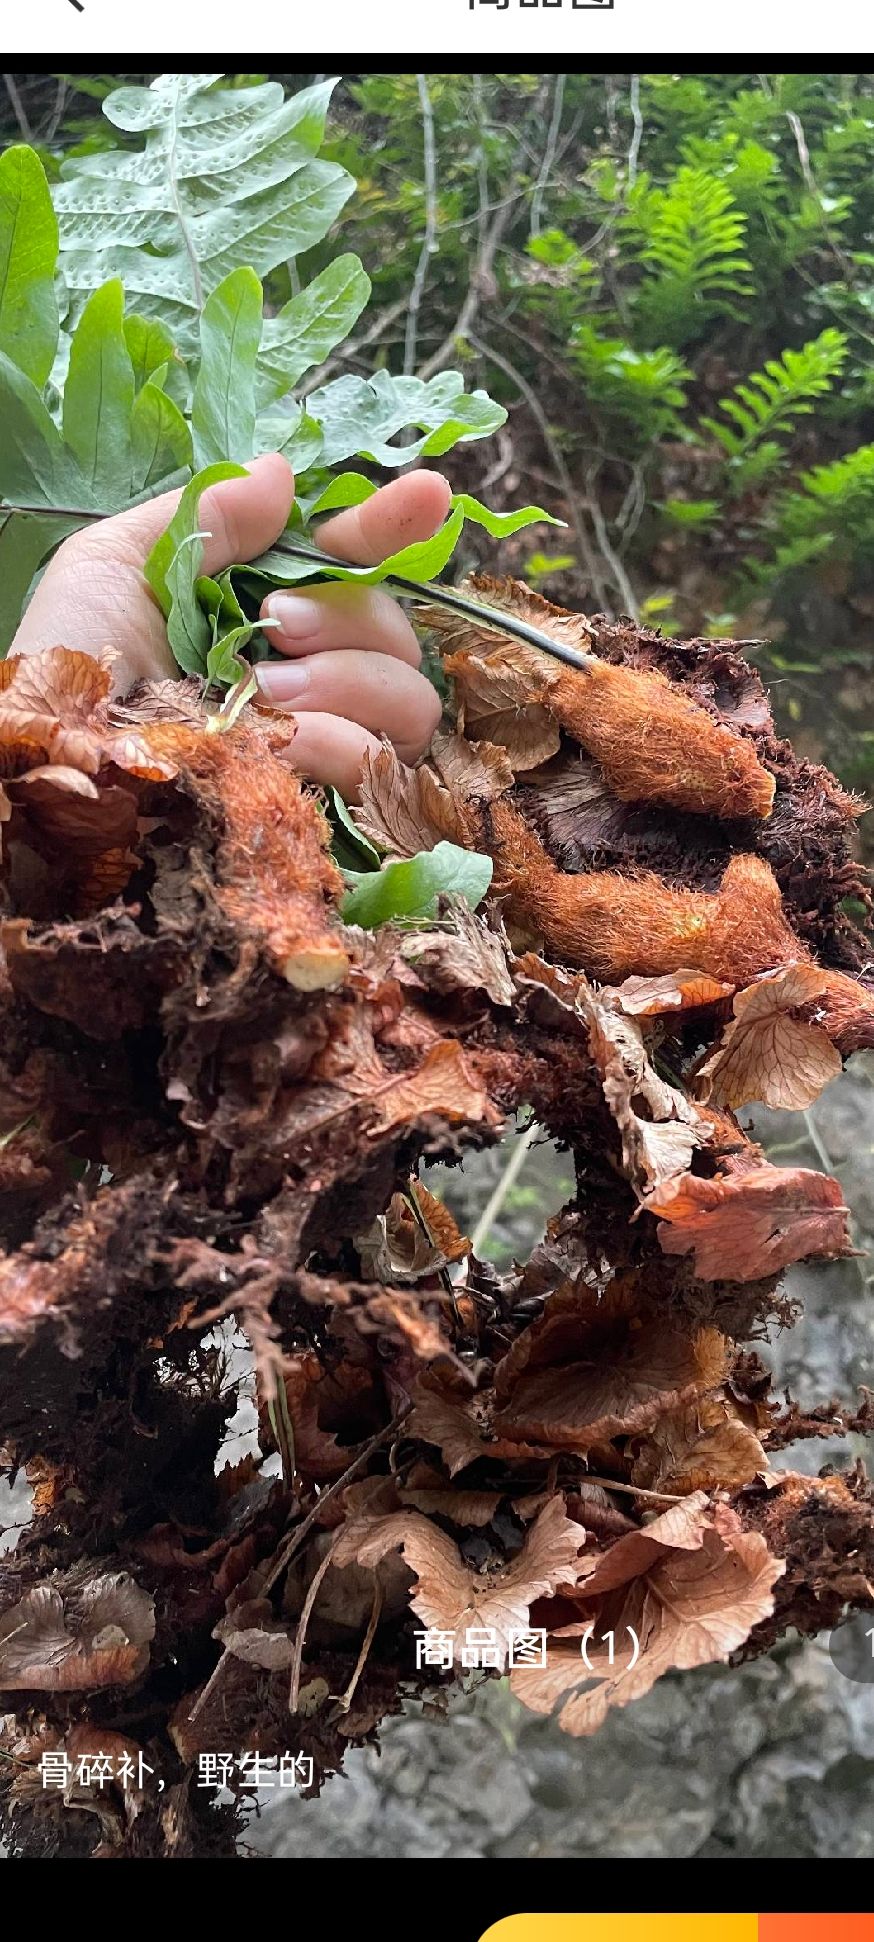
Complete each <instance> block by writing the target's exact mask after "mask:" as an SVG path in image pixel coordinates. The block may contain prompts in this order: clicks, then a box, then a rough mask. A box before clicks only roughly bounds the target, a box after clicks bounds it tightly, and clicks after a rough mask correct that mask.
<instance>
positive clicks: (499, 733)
mask: <svg viewBox="0 0 874 1942" xmlns="http://www.w3.org/2000/svg"><path fill="white" fill-rule="evenodd" d="M517 648H519V649H520V653H519V654H518V655H517V654H516V652H515V650H516V649H517ZM526 655H528V656H529V657H530V659H529V660H528V661H526V660H525V656H526ZM541 664H543V665H541ZM443 665H444V667H445V670H446V673H447V674H449V675H451V676H452V679H453V681H454V682H455V694H456V702H457V708H458V726H459V729H461V730H463V731H464V733H465V735H469V736H470V738H471V740H472V741H476V742H480V741H486V742H497V743H499V744H500V745H501V747H502V748H504V749H505V750H506V752H507V755H508V757H509V760H510V762H511V764H512V766H513V768H514V770H521V771H524V770H526V769H536V768H539V766H540V763H541V762H548V761H549V758H550V756H551V755H555V754H556V751H557V750H558V748H559V747H560V745H561V732H560V730H559V727H558V723H557V722H556V721H555V719H554V717H553V716H552V715H551V714H550V712H549V709H548V708H546V707H545V706H544V705H543V700H542V697H543V696H544V695H545V694H546V693H547V690H548V687H549V671H548V664H547V663H546V656H545V655H544V654H539V653H538V651H537V649H536V648H527V649H526V648H525V647H523V646H522V643H521V642H518V641H514V642H513V647H512V651H511V650H510V649H509V648H507V649H504V648H500V649H498V651H497V652H492V653H491V654H489V655H487V656H486V657H485V658H484V659H482V660H479V659H477V658H476V656H475V655H473V654H466V653H462V654H452V655H450V656H449V657H448V659H447V660H446V661H444V664H443Z"/></svg>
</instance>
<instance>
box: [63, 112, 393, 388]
mask: <svg viewBox="0 0 874 1942" xmlns="http://www.w3.org/2000/svg"><path fill="white" fill-rule="evenodd" d="M220 80H221V76H219V75H214V74H173V75H163V76H161V77H160V78H159V79H158V80H157V81H155V82H153V84H152V86H151V87H149V88H137V87H129V88H128V87H126V88H118V89H116V91H115V92H114V93H113V94H110V95H109V96H108V98H107V100H106V101H105V102H104V112H105V113H106V114H107V116H108V117H109V120H110V121H112V122H113V123H114V124H115V126H116V127H118V128H120V129H122V130H123V131H124V132H125V133H126V134H128V135H141V136H143V138H144V140H143V145H142V147H140V148H133V147H131V148H125V149H122V148H119V149H117V150H114V151H112V152H111V153H104V154H99V155H89V156H78V157H75V158H73V159H71V160H69V161H67V162H66V163H65V164H64V167H63V179H62V181H61V183H60V184H59V185H58V187H57V189H56V190H55V195H54V203H55V209H56V211H57V216H58V222H59V227H60V248H61V266H62V269H63V273H64V278H65V281H66V284H67V288H68V290H69V292H70V297H71V302H72V307H73V310H74V312H75V313H78V312H79V310H81V307H82V304H83V302H84V301H85V300H86V299H87V297H88V296H89V295H90V294H91V292H92V291H93V290H94V289H96V288H97V287H98V285H99V284H101V283H103V282H104V281H105V280H106V279H107V278H109V277H116V276H118V277H120V278H121V279H122V282H123V283H124V287H125V290H126V292H127V295H128V297H135V298H136V299H137V309H138V310H139V311H141V312H142V313H143V315H144V316H146V317H154V316H159V317H160V318H161V320H162V322H163V323H164V324H165V325H167V326H169V328H170V329H171V330H172V331H173V333H174V336H175V338H176V341H177V343H178V346H179V348H180V350H181V351H182V353H183V355H185V354H187V353H189V352H191V351H196V349H197V340H198V318H199V314H200V312H201V311H202V309H203V306H204V303H205V302H206V300H207V298H208V297H209V296H211V294H212V292H213V291H214V290H215V289H216V288H217V287H218V285H219V284H220V283H221V282H222V281H223V279H224V278H225V277H226V276H227V275H229V274H230V272H231V271H232V270H234V269H236V268H237V267H238V266H239V265H240V263H243V262H244V263H245V264H246V265H248V266H250V267H251V268H252V269H253V270H254V271H255V272H256V274H257V275H258V276H260V277H262V278H263V277H264V276H266V275H268V274H269V272H270V271H271V270H273V269H275V268H276V266H277V264H279V263H283V262H285V261H286V260H288V259H289V258H291V257H294V256H297V255H299V254H300V252H301V251H303V250H307V249H311V248H312V246H313V244H315V243H318V242H320V241H321V239H322V237H323V236H325V234H326V233H327V231H328V229H329V228H330V226H331V224H332V222H333V221H334V219H335V217H336V216H337V215H338V214H339V212H340V210H341V209H342V207H343V205H344V203H345V202H346V201H347V200H348V197H349V196H350V195H351V194H352V191H353V189H354V186H355V185H354V182H353V179H352V177H351V176H350V175H349V174H347V172H346V170H345V169H342V168H340V167H339V165H338V164H337V163H335V162H325V161H320V160H318V159H316V158H317V152H318V149H319V146H320V143H321V141H322V137H323V133H324V126H325V117H326V114H327V109H328V103H329V101H330V97H331V91H332V88H333V86H334V83H333V82H332V81H325V82H320V83H319V84H318V85H317V86H315V87H311V88H305V89H303V90H301V92H300V93H298V94H293V95H290V96H289V97H288V99H287V100H286V99H284V94H283V89H282V88H281V87H280V86H279V85H278V84H277V83H275V82H264V83H262V84H261V85H260V86H256V87H249V88H222V87H218V86H217V85H216V83H217V82H218V81H220Z"/></svg>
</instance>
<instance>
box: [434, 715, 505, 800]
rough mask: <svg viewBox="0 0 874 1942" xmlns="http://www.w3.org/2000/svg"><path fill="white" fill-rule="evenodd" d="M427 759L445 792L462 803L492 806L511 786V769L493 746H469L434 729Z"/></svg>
mask: <svg viewBox="0 0 874 1942" xmlns="http://www.w3.org/2000/svg"><path fill="white" fill-rule="evenodd" d="M428 759H429V761H430V762H431V763H432V765H433V767H434V768H435V769H436V770H437V774H438V775H439V777H440V780H441V782H443V783H445V785H446V787H447V789H449V790H450V791H455V790H457V791H458V794H459V795H460V796H461V797H462V798H463V800H464V801H466V802H494V801H495V798H496V797H497V796H502V795H503V794H504V792H505V790H507V789H510V788H511V787H512V784H513V765H512V763H511V761H510V758H509V756H508V754H507V751H506V749H505V748H500V747H499V746H498V744H497V743H496V742H469V741H467V739H466V737H465V736H464V735H444V734H443V733H441V731H440V730H439V729H438V731H437V734H436V735H435V736H434V737H433V740H432V742H431V747H430V749H429V751H428Z"/></svg>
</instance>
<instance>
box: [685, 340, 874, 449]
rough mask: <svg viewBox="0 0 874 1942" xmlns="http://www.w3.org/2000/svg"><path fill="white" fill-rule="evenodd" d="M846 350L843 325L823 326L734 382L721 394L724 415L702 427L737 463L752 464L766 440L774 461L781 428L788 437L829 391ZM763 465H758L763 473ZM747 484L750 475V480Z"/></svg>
mask: <svg viewBox="0 0 874 1942" xmlns="http://www.w3.org/2000/svg"><path fill="white" fill-rule="evenodd" d="M846 354H847V340H846V337H845V336H844V334H843V332H842V331H840V330H833V329H829V330H824V331H822V332H821V333H820V335H819V337H814V338H812V339H811V341H810V343H809V344H804V345H802V347H801V349H800V350H798V351H794V350H787V351H784V352H783V355H782V357H780V358H769V359H768V362H767V364H766V365H765V368H764V370H762V371H754V372H753V374H752V375H751V376H750V377H749V378H747V379H746V380H745V381H744V382H743V383H741V384H737V385H735V388H734V391H733V393H732V395H731V397H729V398H721V399H720V401H719V409H720V411H721V412H722V413H723V414H724V418H727V419H730V420H731V423H730V424H726V423H725V422H723V421H721V420H719V419H717V418H703V419H702V421H701V424H702V428H703V430H705V431H708V432H709V433H710V435H711V437H713V438H715V439H716V440H717V442H718V443H719V444H720V445H721V446H722V449H723V451H724V452H726V453H727V454H728V457H729V458H730V459H732V460H733V461H735V462H736V463H737V464H743V465H744V466H745V467H746V465H747V464H748V462H749V460H750V458H751V456H752V454H753V452H755V451H758V452H759V454H760V455H761V450H762V448H763V446H764V445H765V443H766V442H767V443H768V445H769V447H770V448H771V450H772V452H773V456H774V459H775V461H777V460H779V458H780V456H781V453H782V447H781V446H780V445H779V444H777V443H776V442H774V441H775V434H776V433H783V435H784V436H785V435H786V434H787V433H788V432H790V431H791V429H792V426H793V425H794V423H795V421H796V419H798V418H801V417H804V416H805V415H806V414H808V413H809V412H811V411H812V409H813V400H814V399H815V398H819V397H821V396H822V394H823V392H824V391H827V390H828V388H829V386H830V384H831V383H832V380H833V379H834V378H836V377H837V376H838V374H839V372H840V370H841V367H842V365H843V362H844V359H845V357H846ZM761 469H762V468H761V465H759V467H758V468H757V470H758V472H759V474H760V473H761ZM745 482H746V483H748V480H745Z"/></svg>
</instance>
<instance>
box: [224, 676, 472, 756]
mask: <svg viewBox="0 0 874 1942" xmlns="http://www.w3.org/2000/svg"><path fill="white" fill-rule="evenodd" d="M257 673H258V680H259V682H260V685H261V692H262V694H263V695H264V696H265V697H266V699H267V700H268V701H269V702H271V703H272V705H273V706H274V707H283V708H284V707H287V708H289V709H290V710H291V711H292V713H293V714H295V715H299V714H302V713H304V712H305V713H307V714H309V713H310V711H311V710H312V711H315V712H316V713H322V712H324V713H326V714H329V715H342V716H343V718H344V720H346V721H351V722H357V723H358V724H359V726H360V727H361V728H369V729H370V730H371V731H372V732H373V733H375V734H377V735H379V734H382V735H387V736H388V737H389V739H390V740H391V741H392V742H394V745H395V748H396V749H397V751H398V754H399V755H401V756H402V757H403V759H404V761H406V762H414V761H416V760H417V759H418V757H419V756H420V755H422V754H423V753H424V751H425V749H426V748H427V747H428V744H429V742H430V740H431V737H432V735H433V733H434V730H435V728H436V727H437V724H438V722H439V720H440V716H441V713H442V710H441V705H440V701H439V698H438V696H437V694H436V693H435V691H434V689H433V688H432V686H431V683H430V681H426V680H425V676H424V675H423V674H419V673H417V671H416V669H415V668H411V667H407V666H406V664H405V663H404V662H403V661H394V660H392V659H390V657H389V656H388V655H387V654H367V653H358V652H356V651H355V650H354V649H352V648H346V649H337V650H335V651H334V652H333V653H327V654H312V655H310V656H309V657H308V658H307V659H306V660H300V661H285V662H282V661H262V662H261V663H260V664H259V667H258V670H257Z"/></svg>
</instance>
